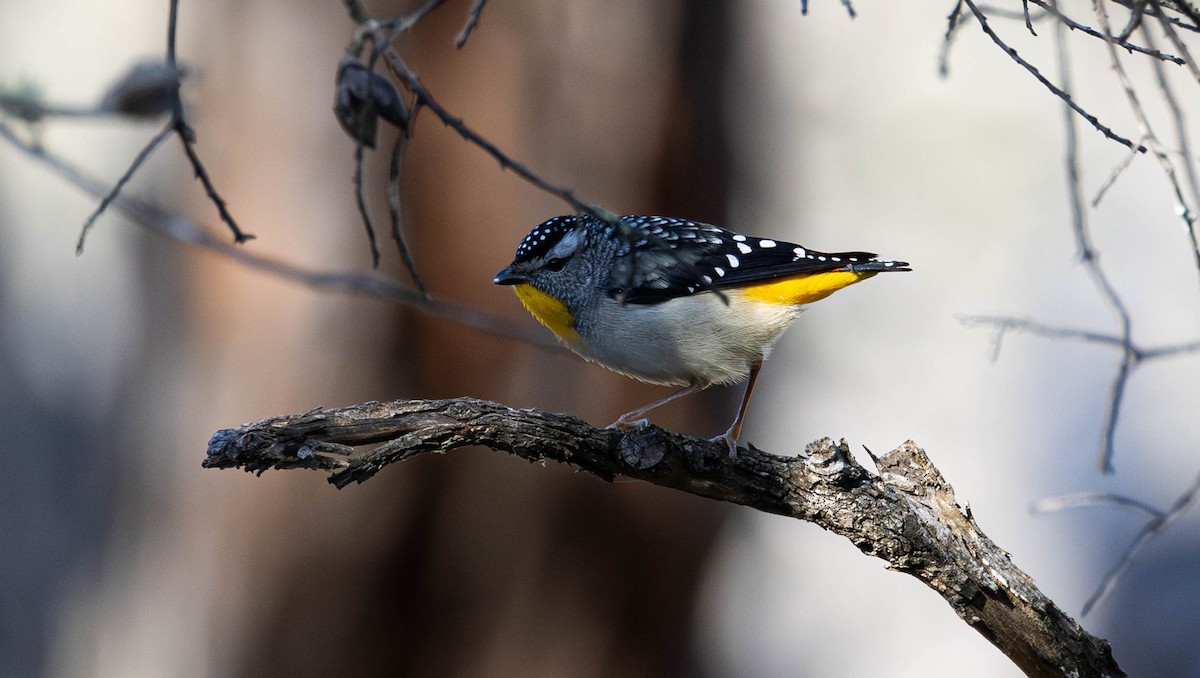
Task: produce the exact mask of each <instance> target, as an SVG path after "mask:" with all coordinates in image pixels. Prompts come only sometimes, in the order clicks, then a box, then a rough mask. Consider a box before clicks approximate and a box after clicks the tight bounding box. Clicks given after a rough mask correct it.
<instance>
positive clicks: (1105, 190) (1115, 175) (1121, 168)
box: [1091, 151, 1138, 208]
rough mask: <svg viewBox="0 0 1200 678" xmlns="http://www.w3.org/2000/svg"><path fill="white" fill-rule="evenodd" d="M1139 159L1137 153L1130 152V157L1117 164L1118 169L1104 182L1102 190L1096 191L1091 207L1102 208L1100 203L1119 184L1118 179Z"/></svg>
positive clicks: (1101, 186)
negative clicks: (1109, 190)
mask: <svg viewBox="0 0 1200 678" xmlns="http://www.w3.org/2000/svg"><path fill="white" fill-rule="evenodd" d="M1137 157H1138V154H1137V151H1130V152H1129V155H1126V156H1125V159H1124V160H1122V161H1121V162H1119V163H1117V165H1116V167H1114V168H1113V171H1112V172H1111V173H1109V175H1108V178H1107V179H1105V180H1104V183H1103V184H1100V188H1099V189H1098V190H1097V191H1096V195H1095V197H1093V198H1092V201H1091V205H1092V207H1093V208H1095V207H1099V206H1100V201H1101V200H1103V199H1104V194H1105V193H1108V189H1110V188H1112V187H1113V185H1114V184H1116V183H1117V179H1119V178H1121V174H1122V173H1124V172H1125V170H1126V169H1127V168H1128V167H1129V165H1130V164H1132V163H1133V161H1134V159H1135V158H1137Z"/></svg>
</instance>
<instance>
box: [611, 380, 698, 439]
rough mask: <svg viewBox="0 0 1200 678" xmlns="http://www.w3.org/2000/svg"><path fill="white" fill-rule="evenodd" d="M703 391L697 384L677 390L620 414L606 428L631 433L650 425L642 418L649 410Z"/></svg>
mask: <svg viewBox="0 0 1200 678" xmlns="http://www.w3.org/2000/svg"><path fill="white" fill-rule="evenodd" d="M703 389H704V386H701V385H697V384H693V385H691V386H685V387H684V388H681V389H679V390H678V391H676V392H674V393H672V394H671V395H669V396H667V397H666V398H659V399H658V400H655V401H654V402H652V403H650V404H649V405H645V406H643V407H639V408H637V409H636V410H632V411H630V412H626V413H625V414H622V415H621V416H620V417H617V420H616V421H614V422H613V423H611V424H609V425H608V427H609V428H616V429H620V430H622V431H632V430H634V429H639V428H642V427H643V426H645V425H646V424H648V423H650V422H649V421H648V420H647V419H645V418H644V415H645V414H646V413H647V412H649V411H650V410H653V409H657V408H659V407H662V406H663V405H666V404H667V403H669V402H671V401H674V400H679V399H680V398H682V397H684V396H686V395H691V394H693V393H695V392H696V391H700V390H703Z"/></svg>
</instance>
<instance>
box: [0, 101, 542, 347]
mask: <svg viewBox="0 0 1200 678" xmlns="http://www.w3.org/2000/svg"><path fill="white" fill-rule="evenodd" d="M0 138H3V139H4V140H6V141H8V142H9V143H10V144H12V145H13V146H14V147H15V148H17V149H18V150H20V151H22V152H23V153H25V154H26V155H28V156H29V157H31V158H33V159H35V160H37V161H38V162H40V163H42V164H44V165H45V166H47V167H48V168H50V169H51V170H52V171H54V172H55V173H56V174H58V175H59V176H60V177H62V178H63V179H65V180H66V181H68V182H70V183H72V184H74V185H75V186H76V187H78V188H79V189H81V190H83V191H85V192H87V193H90V194H92V195H93V196H96V197H97V198H102V197H103V196H105V195H107V194H108V193H109V192H110V190H111V188H110V187H109V186H107V185H105V184H104V183H102V182H100V181H97V180H96V179H94V178H92V177H89V176H87V175H85V174H84V173H83V172H81V171H79V170H78V169H76V168H75V167H73V166H72V165H70V164H69V163H67V162H66V161H65V160H63V159H62V158H59V157H58V156H56V155H53V154H51V153H50V152H49V151H47V150H46V149H44V148H42V147H39V146H35V145H34V144H32V143H29V142H27V141H25V140H23V139H21V138H20V136H19V135H17V134H16V133H14V132H13V131H12V129H11V128H9V127H8V126H7V125H5V124H4V123H3V122H2V121H0ZM111 207H112V208H114V209H117V210H119V211H121V212H122V213H124V214H125V215H126V216H128V217H129V218H130V219H132V220H133V221H134V223H136V224H138V225H139V226H142V227H144V228H146V229H147V230H149V231H151V232H154V233H158V234H160V235H163V236H166V237H168V238H171V239H173V240H178V241H179V242H182V243H185V244H188V245H194V246H197V247H200V248H202V249H205V250H208V251H210V252H213V253H215V254H218V255H220V256H223V257H227V258H229V259H232V260H234V261H237V262H238V263H240V264H243V265H245V266H247V267H249V268H251V269H253V270H256V271H260V272H263V273H267V274H269V275H274V276H277V277H280V278H283V279H286V280H290V281H292V282H295V283H299V284H302V285H306V286H308V287H312V288H314V289H320V290H325V291H333V292H342V293H345V292H357V293H360V294H366V295H369V296H373V297H379V298H383V299H388V300H390V301H394V302H398V303H401V304H405V305H407V306H411V307H413V308H415V309H417V310H419V311H423V312H425V313H428V314H430V315H433V316H436V317H439V318H443V319H446V320H449V321H451V322H456V323H459V324H461V325H464V326H467V327H472V328H475V329H478V330H482V331H484V332H488V333H490V334H495V335H498V336H504V337H511V338H514V339H517V340H519V341H521V342H524V343H527V344H529V345H532V346H537V347H539V348H544V349H547V350H553V351H560V350H563V349H562V347H560V346H558V345H557V344H555V343H554V342H553V340H551V339H550V338H548V337H547V336H546V333H545V332H542V331H540V329H539V328H536V327H532V326H530V325H529V324H528V323H523V322H522V323H518V322H513V321H510V320H507V319H505V318H501V317H499V316H494V315H491V314H489V313H484V312H482V311H478V310H475V309H472V308H468V307H465V306H460V305H458V304H454V303H451V302H447V301H442V300H439V299H431V298H427V297H425V296H423V295H422V294H420V293H419V292H416V291H414V290H412V289H410V288H409V287H407V286H405V285H401V284H399V283H396V282H394V281H390V280H386V279H383V278H379V277H373V276H366V275H362V274H359V273H354V272H339V271H319V270H311V269H307V268H304V267H302V266H299V265H296V264H292V263H289V262H284V261H279V260H277V259H272V258H269V257H266V256H262V255H259V254H255V253H253V252H250V251H249V250H245V249H243V248H240V247H234V246H232V245H230V244H229V243H227V242H225V241H224V240H223V239H221V238H217V237H216V236H213V235H212V234H210V233H208V232H207V231H206V230H204V228H203V227H202V226H200V225H199V224H196V223H195V222H193V221H189V220H187V219H184V218H183V217H180V216H177V215H174V214H170V213H167V212H164V211H163V210H161V209H159V208H158V207H155V206H153V205H151V204H149V203H146V202H144V201H141V200H137V199H135V198H130V197H128V196H126V195H118V196H117V197H115V198H113V200H112V204H111Z"/></svg>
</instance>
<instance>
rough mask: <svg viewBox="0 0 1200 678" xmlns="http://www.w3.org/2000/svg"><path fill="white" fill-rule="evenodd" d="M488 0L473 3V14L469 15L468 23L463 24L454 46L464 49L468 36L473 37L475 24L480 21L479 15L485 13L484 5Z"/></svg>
mask: <svg viewBox="0 0 1200 678" xmlns="http://www.w3.org/2000/svg"><path fill="white" fill-rule="evenodd" d="M486 3H487V0H475V2H473V3H471V14H470V15H469V16H468V17H467V25H465V26H463V29H462V32H460V33H459V34H458V37H457V38H455V40H454V46H455V47H456V48H458V49H462V48H463V45H465V44H467V38H469V37H471V32H472V31H474V30H475V26H476V25H477V24H478V23H479V15H480V14H483V6H484V5H485V4H486Z"/></svg>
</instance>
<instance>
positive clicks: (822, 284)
mask: <svg viewBox="0 0 1200 678" xmlns="http://www.w3.org/2000/svg"><path fill="white" fill-rule="evenodd" d="M876 273H878V271H863V272H861V273H854V272H851V271H830V272H828V273H810V274H806V275H798V276H795V277H792V278H783V279H781V280H772V281H770V282H766V283H760V284H755V285H747V286H746V287H742V288H740V289H741V290H742V292H743V293H744V294H745V295H746V296H747V297H749V298H751V299H757V300H759V301H766V302H769V303H773V304H787V305H789V306H798V305H800V304H809V303H812V302H814V301H819V300H821V299H824V298H825V297H827V296H829V295H831V294H833V293H834V292H837V291H838V290H840V289H842V288H843V287H849V286H850V285H853V284H854V283H856V282H858V281H860V280H866V279H867V278H870V277H872V276H874V275H875V274H876ZM528 306H529V305H528V304H526V308H528ZM534 315H537V314H536V313H535V314H534ZM543 322H545V321H543ZM552 329H553V328H552Z"/></svg>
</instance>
